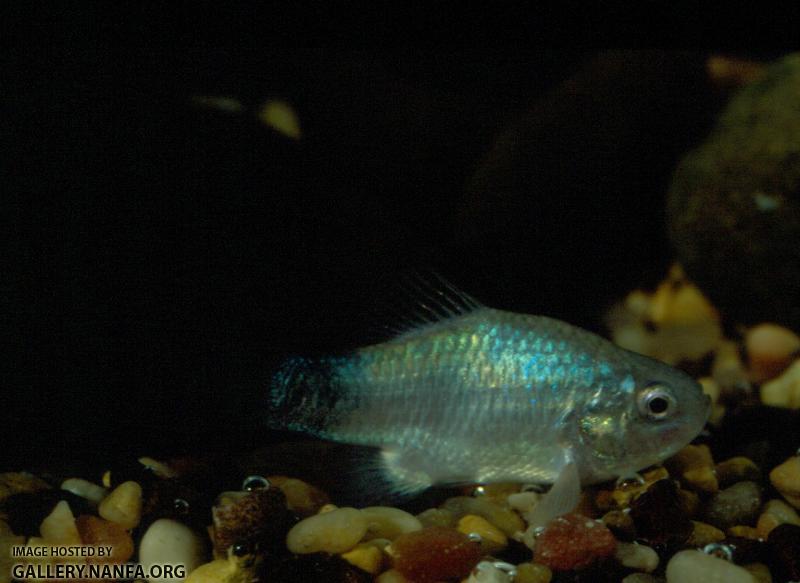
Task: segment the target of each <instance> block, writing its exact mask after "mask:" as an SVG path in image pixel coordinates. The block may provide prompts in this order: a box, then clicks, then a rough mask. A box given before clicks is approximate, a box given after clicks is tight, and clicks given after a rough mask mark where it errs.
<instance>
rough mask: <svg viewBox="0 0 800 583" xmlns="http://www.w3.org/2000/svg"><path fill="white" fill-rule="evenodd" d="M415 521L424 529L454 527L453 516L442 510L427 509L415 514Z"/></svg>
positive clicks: (454, 518)
mask: <svg viewBox="0 0 800 583" xmlns="http://www.w3.org/2000/svg"><path fill="white" fill-rule="evenodd" d="M417 520H419V521H420V523H421V524H422V526H423V527H424V528H427V527H429V526H444V527H447V528H449V527H452V526H455V525H456V517H455V514H453V513H452V512H450V511H449V510H445V509H444V508H428V509H427V510H425V511H423V512H420V513H419V514H417Z"/></svg>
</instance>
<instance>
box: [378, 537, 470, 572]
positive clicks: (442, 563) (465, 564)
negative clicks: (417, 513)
mask: <svg viewBox="0 0 800 583" xmlns="http://www.w3.org/2000/svg"><path fill="white" fill-rule="evenodd" d="M387 552H388V553H389V555H390V556H391V557H392V559H393V565H394V568H395V569H396V570H397V571H399V572H400V573H401V574H402V575H403V576H404V577H406V578H407V579H410V580H411V581H414V582H415V583H432V582H433V581H440V580H442V579H453V578H462V577H466V576H467V575H469V573H470V572H471V571H472V569H473V568H474V567H475V565H477V564H478V561H479V560H480V558H481V548H480V545H479V544H477V543H475V542H473V541H471V540H470V539H469V538H468V537H467V535H465V534H463V533H460V532H458V531H456V530H453V529H450V528H442V527H439V526H429V527H427V528H423V529H422V530H417V531H414V532H409V533H406V534H401V535H400V536H398V537H397V538H396V539H395V540H394V542H392V544H391V545H390V546H389V547H388V548H387Z"/></svg>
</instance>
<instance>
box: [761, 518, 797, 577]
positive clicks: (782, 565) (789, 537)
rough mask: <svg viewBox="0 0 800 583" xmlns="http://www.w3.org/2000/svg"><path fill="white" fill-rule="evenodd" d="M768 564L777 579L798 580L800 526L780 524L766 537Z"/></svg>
mask: <svg viewBox="0 0 800 583" xmlns="http://www.w3.org/2000/svg"><path fill="white" fill-rule="evenodd" d="M767 547H768V549H769V566H770V570H771V571H772V574H773V576H774V577H775V579H776V580H778V581H800V526H796V525H794V524H781V525H780V526H776V527H775V528H774V529H772V532H770V533H769V538H767Z"/></svg>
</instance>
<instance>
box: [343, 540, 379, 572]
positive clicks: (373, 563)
mask: <svg viewBox="0 0 800 583" xmlns="http://www.w3.org/2000/svg"><path fill="white" fill-rule="evenodd" d="M383 556H384V555H383V551H382V550H381V549H380V548H379V547H377V546H375V545H370V544H363V543H362V544H359V545H356V546H355V548H353V549H352V550H350V551H347V552H346V553H342V555H341V557H342V558H343V559H344V560H345V561H347V562H348V563H350V564H351V565H354V566H356V567H358V568H359V569H361V570H362V571H366V572H367V573H371V574H372V575H377V574H378V573H380V571H381V566H382V564H383Z"/></svg>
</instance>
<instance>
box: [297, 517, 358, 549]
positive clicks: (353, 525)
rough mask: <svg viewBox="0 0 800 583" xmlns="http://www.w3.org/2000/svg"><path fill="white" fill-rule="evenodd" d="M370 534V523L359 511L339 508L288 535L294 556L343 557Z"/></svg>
mask: <svg viewBox="0 0 800 583" xmlns="http://www.w3.org/2000/svg"><path fill="white" fill-rule="evenodd" d="M366 532H367V519H366V518H365V516H364V515H363V514H362V513H361V511H360V510H356V509H355V508H337V509H336V510H333V511H331V512H326V513H324V514H316V515H314V516H310V517H308V518H306V519H304V520H301V521H300V522H298V523H297V524H295V525H294V526H293V527H292V529H291V530H290V531H289V533H288V534H287V535H286V546H287V547H288V548H289V550H290V551H291V552H293V553H297V554H306V553H318V552H325V553H332V554H341V553H344V552H347V551H349V550H350V549H352V548H353V547H354V546H356V544H358V542H359V541H360V540H361V539H362V537H363V536H364V535H365V534H366Z"/></svg>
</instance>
